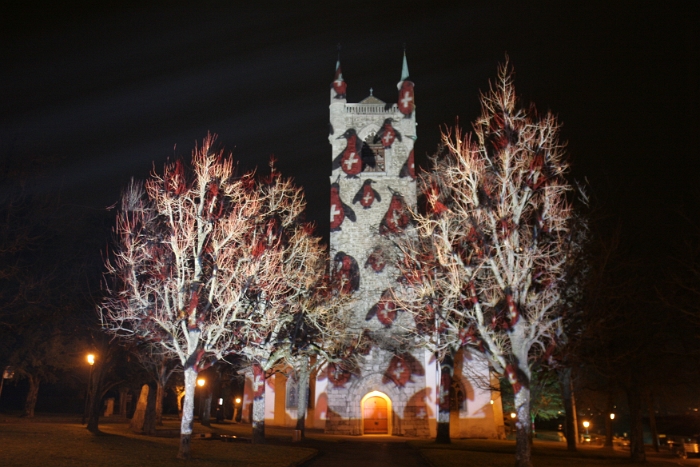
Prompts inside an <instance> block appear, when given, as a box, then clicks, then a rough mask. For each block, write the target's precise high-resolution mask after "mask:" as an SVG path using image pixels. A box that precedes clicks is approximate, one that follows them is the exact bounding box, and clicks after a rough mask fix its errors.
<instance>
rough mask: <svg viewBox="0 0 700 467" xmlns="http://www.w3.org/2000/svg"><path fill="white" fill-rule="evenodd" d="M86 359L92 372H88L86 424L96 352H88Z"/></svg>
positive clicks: (84, 413)
mask: <svg viewBox="0 0 700 467" xmlns="http://www.w3.org/2000/svg"><path fill="white" fill-rule="evenodd" d="M86 360H87V362H88V364H89V365H90V372H89V373H88V382H87V394H85V411H84V412H83V424H85V419H86V418H87V414H88V407H89V404H88V401H89V400H90V388H91V387H92V367H93V366H94V365H95V354H91V353H89V354H87V357H86Z"/></svg>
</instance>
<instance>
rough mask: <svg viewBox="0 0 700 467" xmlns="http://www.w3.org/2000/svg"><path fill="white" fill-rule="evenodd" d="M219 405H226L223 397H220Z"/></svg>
mask: <svg viewBox="0 0 700 467" xmlns="http://www.w3.org/2000/svg"><path fill="white" fill-rule="evenodd" d="M219 405H224V398H223V397H219Z"/></svg>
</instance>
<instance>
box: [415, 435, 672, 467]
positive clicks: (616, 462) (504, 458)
mask: <svg viewBox="0 0 700 467" xmlns="http://www.w3.org/2000/svg"><path fill="white" fill-rule="evenodd" d="M411 444H412V445H413V446H414V447H415V448H417V449H419V450H420V453H421V455H423V457H425V458H426V459H427V460H428V461H429V462H430V463H431V464H432V466H433V467H512V466H513V464H514V462H515V458H514V453H515V442H514V441H496V440H453V441H452V444H450V445H447V446H445V445H436V444H435V443H434V442H429V441H413V442H411ZM532 452H533V456H532V463H533V465H534V467H562V466H566V467H598V466H632V465H638V464H632V463H631V462H630V461H629V452H624V451H614V452H611V451H607V450H603V449H601V448H599V447H589V446H586V447H582V448H580V449H579V452H578V453H569V452H567V451H566V447H565V445H564V443H548V442H537V441H535V443H534V445H533V451H532ZM666 457H668V458H665V459H661V458H658V457H656V456H654V457H651V456H649V458H648V460H647V463H646V464H644V465H645V467H670V466H672V465H674V464H676V465H680V460H679V459H671V456H670V454H669V455H668V456H666ZM669 460H672V461H673V464H671V463H669Z"/></svg>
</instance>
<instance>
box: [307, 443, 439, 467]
mask: <svg viewBox="0 0 700 467" xmlns="http://www.w3.org/2000/svg"><path fill="white" fill-rule="evenodd" d="M298 445H299V446H304V447H312V448H315V449H318V455H317V456H316V457H315V458H313V459H312V460H310V461H308V462H306V463H304V464H302V467H325V466H329V467H330V466H332V467H365V466H367V467H375V466H376V467H380V466H381V467H429V466H430V464H428V463H427V462H426V461H425V460H423V458H422V457H421V455H420V454H419V453H418V451H417V450H415V449H413V448H412V447H411V446H410V445H409V444H408V443H407V442H405V441H395V438H394V440H391V439H387V440H381V438H379V439H374V440H372V441H365V440H362V441H359V440H358V441H351V440H340V441H323V440H320V439H306V440H305V441H302V442H301V443H298Z"/></svg>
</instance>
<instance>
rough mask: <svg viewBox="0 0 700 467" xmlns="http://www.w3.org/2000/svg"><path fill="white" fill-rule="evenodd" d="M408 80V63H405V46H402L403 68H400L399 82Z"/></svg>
mask: <svg viewBox="0 0 700 467" xmlns="http://www.w3.org/2000/svg"><path fill="white" fill-rule="evenodd" d="M407 79H408V62H407V61H406V44H404V45H403V67H402V68H401V81H405V80H407Z"/></svg>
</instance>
